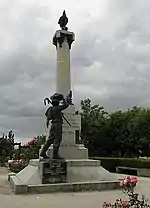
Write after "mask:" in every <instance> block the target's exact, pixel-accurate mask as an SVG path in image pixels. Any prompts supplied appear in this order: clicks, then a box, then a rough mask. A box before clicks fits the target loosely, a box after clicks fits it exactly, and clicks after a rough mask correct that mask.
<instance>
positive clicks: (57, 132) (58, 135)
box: [40, 99, 69, 159]
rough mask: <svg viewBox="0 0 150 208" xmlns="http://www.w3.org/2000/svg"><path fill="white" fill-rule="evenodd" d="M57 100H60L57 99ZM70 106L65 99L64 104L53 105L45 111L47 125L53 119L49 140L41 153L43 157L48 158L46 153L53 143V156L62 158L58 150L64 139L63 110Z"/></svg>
mask: <svg viewBox="0 0 150 208" xmlns="http://www.w3.org/2000/svg"><path fill="white" fill-rule="evenodd" d="M52 102H53V100H52ZM56 102H59V101H58V100H57V101H56ZM52 104H53V103H52ZM68 106H69V104H68V102H67V100H65V99H63V103H62V105H59V104H58V105H53V106H52V107H49V108H48V109H47V111H46V113H45V116H46V117H47V127H48V125H49V121H50V120H51V128H50V131H49V137H48V140H47V141H46V142H45V144H44V146H43V149H42V151H41V154H40V155H41V156H42V157H43V158H48V156H47V155H46V151H47V150H48V148H49V147H50V145H51V144H53V158H54V159H59V158H60V156H59V154H58V152H59V146H60V144H61V141H62V124H63V118H62V116H63V113H62V111H63V110H65V109H66V108H67V107H68Z"/></svg>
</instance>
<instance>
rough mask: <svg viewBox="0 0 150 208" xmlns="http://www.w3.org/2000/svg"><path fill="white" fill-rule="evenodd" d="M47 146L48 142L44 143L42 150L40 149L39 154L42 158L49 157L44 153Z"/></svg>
mask: <svg viewBox="0 0 150 208" xmlns="http://www.w3.org/2000/svg"><path fill="white" fill-rule="evenodd" d="M49 146H50V145H49V144H47V143H45V144H44V146H43V148H42V150H41V153H40V156H41V157H43V158H44V159H48V158H49V157H48V156H47V154H46V151H47V150H48V148H49Z"/></svg>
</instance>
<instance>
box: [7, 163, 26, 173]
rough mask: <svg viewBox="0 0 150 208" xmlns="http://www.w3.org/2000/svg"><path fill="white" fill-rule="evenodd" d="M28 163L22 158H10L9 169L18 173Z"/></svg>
mask: <svg viewBox="0 0 150 208" xmlns="http://www.w3.org/2000/svg"><path fill="white" fill-rule="evenodd" d="M27 165H28V163H27V162H26V161H24V160H11V161H10V162H9V169H10V171H11V172H14V173H18V172H20V171H21V170H22V169H24V168H25V167H26V166H27Z"/></svg>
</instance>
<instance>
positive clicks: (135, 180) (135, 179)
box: [131, 177, 138, 186]
mask: <svg viewBox="0 0 150 208" xmlns="http://www.w3.org/2000/svg"><path fill="white" fill-rule="evenodd" d="M137 182H138V178H137V177H131V184H132V185H133V186H136V184H137Z"/></svg>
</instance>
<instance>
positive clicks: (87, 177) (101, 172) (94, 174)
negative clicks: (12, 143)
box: [15, 159, 118, 185]
mask: <svg viewBox="0 0 150 208" xmlns="http://www.w3.org/2000/svg"><path fill="white" fill-rule="evenodd" d="M66 162H67V182H68V183H72V182H88V181H93V182H94V181H95V182H96V181H115V180H118V178H117V177H116V176H115V175H114V174H112V173H110V172H108V171H107V170H105V169H104V168H103V167H102V166H100V161H96V160H88V159H86V160H83V159H80V160H66ZM15 177H16V178H17V180H19V181H20V182H21V183H23V184H26V185H39V184H41V179H40V174H39V160H31V161H30V163H29V165H28V166H27V167H26V168H24V169H23V170H22V171H20V172H19V173H18V174H16V176H15Z"/></svg>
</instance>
